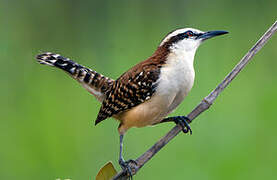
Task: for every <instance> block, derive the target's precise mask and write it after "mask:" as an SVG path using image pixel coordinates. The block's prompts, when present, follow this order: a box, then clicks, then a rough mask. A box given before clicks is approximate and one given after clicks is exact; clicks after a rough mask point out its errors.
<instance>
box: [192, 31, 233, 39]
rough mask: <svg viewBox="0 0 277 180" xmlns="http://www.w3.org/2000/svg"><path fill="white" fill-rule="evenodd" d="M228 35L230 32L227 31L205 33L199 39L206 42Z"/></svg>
mask: <svg viewBox="0 0 277 180" xmlns="http://www.w3.org/2000/svg"><path fill="white" fill-rule="evenodd" d="M227 33H229V32H227V31H208V32H204V33H203V34H201V35H200V36H198V38H197V39H201V40H206V39H210V38H212V37H215V36H219V35H223V34H227Z"/></svg>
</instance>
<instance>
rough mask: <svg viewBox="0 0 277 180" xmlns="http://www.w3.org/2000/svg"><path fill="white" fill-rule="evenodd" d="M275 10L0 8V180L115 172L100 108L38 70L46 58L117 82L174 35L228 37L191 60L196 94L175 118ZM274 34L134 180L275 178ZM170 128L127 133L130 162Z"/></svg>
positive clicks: (251, 5)
mask: <svg viewBox="0 0 277 180" xmlns="http://www.w3.org/2000/svg"><path fill="white" fill-rule="evenodd" d="M276 7H277V1H274V0H272V1H260V0H245V1H234V0H232V1H222V0H215V1H205V0H200V1H193V0H186V1H185V0H183V1H155V0H152V1H150V0H140V1H138V0H131V1H130V0H129V1H128V0H123V1H113V0H109V1H108V0H106V1H91V0H90V1H89V0H88V1H73V0H71V1H69V0H48V1H43V0H32V1H26V0H25V1H20V0H14V1H8V0H1V1H0V22H1V26H0V62H1V71H0V73H1V76H0V81H1V88H0V96H1V101H0V112H1V115H0V117H1V121H0V129H1V130H0V142H1V144H0V179H6V180H16V179H21V180H25V179H26V180H27V179H28V180H29V179H40V180H55V179H58V178H60V179H66V178H70V179H72V180H83V179H94V178H95V175H96V174H97V172H98V170H99V169H100V167H101V166H103V165H104V164H105V163H106V162H107V161H112V162H114V164H115V166H116V168H117V169H119V166H118V165H117V159H118V150H119V137H118V132H117V126H118V123H117V122H116V121H114V120H112V119H109V120H106V121H104V122H103V123H101V124H99V125H98V126H97V127H95V126H94V120H95V119H96V116H97V112H98V109H99V107H100V104H99V103H98V102H97V101H96V100H95V99H94V97H92V96H91V95H90V94H89V93H88V92H86V91H85V90H84V89H83V88H82V87H81V86H80V85H79V84H78V83H77V82H74V81H73V80H72V79H71V78H70V77H69V76H67V75H66V74H65V73H64V72H62V71H60V70H57V69H54V68H50V67H47V66H42V65H39V64H38V63H37V62H36V61H35V59H34V56H35V55H36V54H38V53H40V52H44V51H52V52H56V53H60V54H62V55H64V56H66V57H70V58H72V59H74V60H76V61H77V62H79V63H80V64H82V65H86V66H88V67H90V68H92V69H94V70H97V71H98V72H100V73H103V74H105V75H107V76H109V77H112V78H117V77H118V76H119V75H120V74H121V73H123V72H124V71H126V70H127V69H128V68H130V67H131V66H133V65H134V64H136V63H138V62H139V61H141V60H144V59H145V58H147V57H148V56H150V55H151V54H152V53H153V51H154V50H155V48H156V47H157V46H158V44H159V43H160V41H161V39H162V38H163V37H164V36H165V35H166V34H167V33H168V32H169V31H171V30H173V29H175V28H180V27H195V28H198V29H201V30H204V31H205V30H227V31H229V32H230V34H228V35H225V36H221V37H217V38H214V39H212V40H209V41H206V42H205V43H204V44H203V45H202V46H201V47H200V48H199V50H198V52H197V54H196V57H195V59H196V60H195V69H196V81H195V85H194V87H193V89H192V91H191V93H190V94H189V96H188V97H187V98H186V100H185V101H184V102H183V103H182V105H180V107H179V108H178V109H177V110H176V111H175V112H174V113H173V115H185V114H187V113H189V112H190V111H191V110H192V109H193V107H194V106H196V105H197V104H198V103H199V102H200V101H201V99H202V98H203V97H205V96H206V95H207V94H208V93H209V92H210V91H211V90H212V89H213V88H214V87H215V86H216V85H217V84H218V83H219V82H220V81H221V80H222V79H223V78H224V76H225V75H226V74H227V73H228V72H229V71H230V70H231V69H232V68H233V66H234V65H235V64H236V63H237V62H238V61H239V59H240V58H241V57H242V56H243V55H244V54H245V53H246V51H248V49H249V48H250V47H251V46H252V45H253V44H254V43H255V42H256V41H257V40H258V38H259V37H260V36H261V35H262V34H263V33H264V32H265V30H266V29H267V28H268V27H269V26H270V25H271V24H272V23H273V22H274V21H275V20H276V15H277V14H276ZM276 47H277V35H275V36H274V37H273V38H272V39H271V40H270V41H269V42H268V44H267V45H266V46H265V47H264V48H263V49H262V50H261V51H260V52H259V53H258V55H257V56H255V57H254V59H253V61H252V62H251V63H250V64H249V66H247V67H246V68H245V69H244V70H243V72H242V73H241V74H240V75H239V76H238V77H237V79H235V80H234V81H233V82H232V84H231V85H230V86H229V87H228V88H227V89H226V90H225V91H224V92H223V93H222V94H221V95H220V97H219V98H218V99H217V100H216V102H215V103H214V105H213V106H212V107H211V109H209V110H208V111H207V112H205V113H204V114H202V115H201V116H200V117H199V118H197V120H195V121H194V122H193V124H192V128H193V135H192V136H188V135H181V134H180V135H178V137H177V138H175V139H174V140H173V141H172V142H170V143H169V144H168V145H167V146H166V148H164V149H163V150H161V151H160V152H159V153H158V154H157V155H156V156H155V157H154V158H153V159H152V160H151V161H150V162H149V163H147V164H146V165H145V166H144V167H143V169H141V171H139V172H138V174H137V175H136V176H135V179H191V180H194V179H205V180H215V179H225V180H229V179H230V180H234V179H235V180H239V179H241V180H245V179H253V180H254V179H268V180H269V179H276V177H277V164H276V162H277V141H276V136H277V131H276V129H277V121H276V120H277V119H276V107H277V84H276V79H277V71H276V65H277V60H276V57H277V51H276ZM172 127H173V124H162V125H159V126H156V127H147V128H141V129H136V128H134V129H131V130H129V131H128V133H127V135H126V138H125V145H124V150H125V151H124V156H125V159H130V158H133V159H135V158H137V157H138V156H139V155H141V154H142V153H143V152H145V151H146V150H147V149H148V148H149V147H150V146H152V145H153V143H154V142H156V141H157V140H158V139H159V138H160V137H162V136H163V135H164V134H165V133H166V132H167V131H169V130H170V129H171V128H172Z"/></svg>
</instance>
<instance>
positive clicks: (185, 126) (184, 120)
mask: <svg viewBox="0 0 277 180" xmlns="http://www.w3.org/2000/svg"><path fill="white" fill-rule="evenodd" d="M188 121H189V122H190V121H191V120H190V119H189V118H188V117H186V116H176V117H174V122H175V123H176V124H179V125H180V126H181V127H182V131H183V132H184V133H188V132H189V133H190V134H192V130H191V128H190V125H189V123H188Z"/></svg>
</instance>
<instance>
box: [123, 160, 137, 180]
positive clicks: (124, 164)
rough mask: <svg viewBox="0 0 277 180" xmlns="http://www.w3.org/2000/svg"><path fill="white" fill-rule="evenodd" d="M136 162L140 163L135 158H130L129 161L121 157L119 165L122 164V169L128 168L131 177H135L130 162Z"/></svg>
mask: <svg viewBox="0 0 277 180" xmlns="http://www.w3.org/2000/svg"><path fill="white" fill-rule="evenodd" d="M132 163H133V164H135V165H138V163H137V162H136V161H135V160H133V159H130V160H128V161H124V160H123V159H120V160H119V165H120V166H121V169H122V170H123V171H124V170H126V171H127V173H128V175H129V177H130V179H133V176H132V167H131V166H130V164H132Z"/></svg>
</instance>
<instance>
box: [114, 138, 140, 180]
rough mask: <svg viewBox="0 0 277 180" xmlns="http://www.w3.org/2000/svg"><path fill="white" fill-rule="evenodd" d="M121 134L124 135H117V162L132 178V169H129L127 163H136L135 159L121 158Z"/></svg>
mask: <svg viewBox="0 0 277 180" xmlns="http://www.w3.org/2000/svg"><path fill="white" fill-rule="evenodd" d="M123 136H124V135H123V134H121V135H120V136H119V138H120V149H119V160H118V163H119V165H120V166H121V168H122V170H127V172H128V174H129V176H130V178H131V179H132V169H131V167H130V165H129V163H134V164H136V165H137V162H136V161H135V160H132V159H130V160H128V161H125V160H124V159H123V156H122V151H123Z"/></svg>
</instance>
